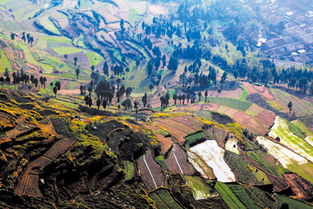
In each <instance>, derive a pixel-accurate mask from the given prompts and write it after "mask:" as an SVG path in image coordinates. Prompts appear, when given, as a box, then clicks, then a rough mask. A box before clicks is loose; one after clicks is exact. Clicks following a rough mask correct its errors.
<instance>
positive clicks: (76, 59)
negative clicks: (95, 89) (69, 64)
mask: <svg viewBox="0 0 313 209" xmlns="http://www.w3.org/2000/svg"><path fill="white" fill-rule="evenodd" d="M73 60H74V66H76V65H77V61H78V58H77V57H74V58H73Z"/></svg>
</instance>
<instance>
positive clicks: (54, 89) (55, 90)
mask: <svg viewBox="0 0 313 209" xmlns="http://www.w3.org/2000/svg"><path fill="white" fill-rule="evenodd" d="M53 93H54V95H55V96H57V93H58V88H57V87H56V86H54V87H53Z"/></svg>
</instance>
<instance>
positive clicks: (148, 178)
mask: <svg viewBox="0 0 313 209" xmlns="http://www.w3.org/2000/svg"><path fill="white" fill-rule="evenodd" d="M137 165H138V170H139V171H138V172H139V175H140V176H141V178H142V180H143V182H144V183H145V185H146V186H147V187H148V188H149V189H151V190H153V189H157V188H159V187H161V186H164V182H165V177H164V174H163V173H162V169H161V167H160V166H159V164H157V163H156V162H155V160H154V159H153V155H152V151H151V150H148V151H147V153H146V154H145V155H143V156H141V157H140V158H139V159H138V160H137Z"/></svg>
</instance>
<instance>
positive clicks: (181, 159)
mask: <svg viewBox="0 0 313 209" xmlns="http://www.w3.org/2000/svg"><path fill="white" fill-rule="evenodd" d="M165 162H166V164H167V166H168V168H169V170H170V171H171V172H173V173H179V174H184V175H193V174H194V173H195V170H194V168H193V167H192V165H191V164H190V163H189V162H188V160H187V155H186V153H185V151H184V150H183V149H182V148H181V147H180V146H179V145H178V144H174V146H173V149H172V150H171V152H170V155H169V157H168V158H167V159H166V160H165Z"/></svg>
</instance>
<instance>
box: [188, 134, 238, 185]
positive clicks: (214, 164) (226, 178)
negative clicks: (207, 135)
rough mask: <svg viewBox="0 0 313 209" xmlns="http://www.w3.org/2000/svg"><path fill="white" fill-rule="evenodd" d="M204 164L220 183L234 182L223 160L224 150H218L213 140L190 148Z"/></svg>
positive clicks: (231, 173)
mask: <svg viewBox="0 0 313 209" xmlns="http://www.w3.org/2000/svg"><path fill="white" fill-rule="evenodd" d="M190 150H191V151H192V152H194V153H196V154H197V155H198V156H199V157H200V158H201V159H203V160H204V161H205V163H206V164H207V165H208V166H209V167H211V168H212V169H213V172H214V175H215V176H216V177H217V180H218V181H220V182H235V181H236V179H235V175H234V174H233V172H232V171H231V169H230V168H229V166H228V165H227V164H226V162H225V160H224V154H225V150H224V149H222V148H220V147H219V146H218V144H217V142H216V141H215V140H207V141H205V142H203V143H201V144H198V145H196V146H194V147H191V148H190Z"/></svg>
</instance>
